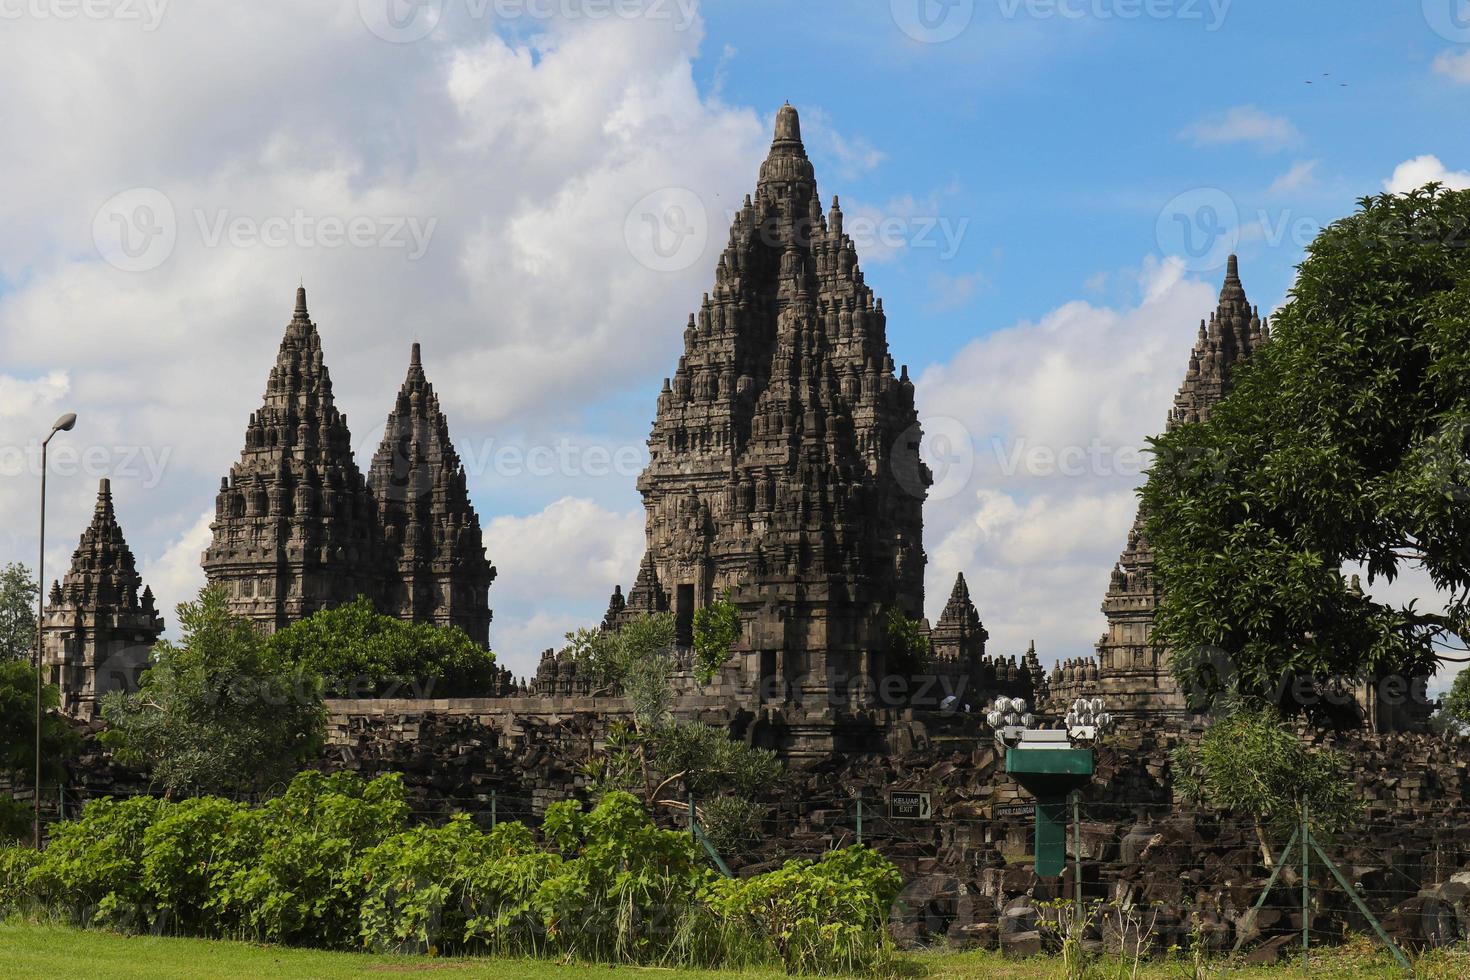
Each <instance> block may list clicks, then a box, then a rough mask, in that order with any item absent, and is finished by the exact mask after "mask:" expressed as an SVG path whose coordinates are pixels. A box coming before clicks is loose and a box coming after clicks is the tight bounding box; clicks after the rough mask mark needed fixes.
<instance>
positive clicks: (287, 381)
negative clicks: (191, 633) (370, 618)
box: [203, 287, 386, 631]
mask: <svg viewBox="0 0 1470 980" xmlns="http://www.w3.org/2000/svg"><path fill="white" fill-rule="evenodd" d="M210 527H211V530H212V531H213V533H214V534H213V541H212V542H211V544H210V547H209V549H208V550H207V551H206V552H205V553H204V561H203V564H204V571H205V575H206V577H207V578H208V580H209V583H210V584H211V585H218V586H221V587H223V588H224V589H225V591H226V593H227V594H228V596H229V600H230V605H231V608H232V609H233V610H234V611H235V612H236V613H237V614H239V615H243V616H245V617H247V618H249V619H253V620H255V621H256V622H258V623H260V624H261V625H262V627H263V628H265V629H266V630H268V631H275V630H277V629H280V628H281V627H283V626H286V625H287V624H289V623H292V622H295V621H296V620H297V619H300V618H302V617H304V616H307V615H310V614H311V613H313V612H315V611H317V610H319V609H325V608H330V607H332V606H336V605H341V604H343V603H346V602H350V601H352V599H354V598H355V597H356V596H358V595H367V596H370V597H376V596H378V595H379V594H380V593H381V591H382V587H383V582H384V578H385V571H386V565H385V563H384V560H383V556H382V553H381V534H380V532H379V531H378V529H377V521H376V513H375V506H374V502H373V498H372V495H371V494H370V493H369V491H368V487H367V483H366V481H365V480H364V479H363V476H362V473H361V472H360V471H359V470H358V468H357V463H356V462H355V461H354V459H353V455H352V436H351V433H350V432H349V431H348V428H347V416H345V415H343V414H342V413H341V412H339V411H338V410H337V407H336V404H335V402H334V401H333V397H332V379H331V375H330V374H329V373H328V371H327V367H326V364H325V362H324V361H323V358H322V344H321V337H320V336H319V335H318V334H317V328H316V324H315V323H313V322H312V320H311V317H310V315H309V314H308V312H307V308H306V289H305V287H301V288H298V289H297V290H296V305H295V308H294V310H293V311H292V315H291V321H290V322H289V323H288V324H287V325H286V331H285V335H284V336H283V337H282V339H281V347H280V351H279V352H278V353H277V355H276V363H275V366H274V367H272V368H271V372H270V377H269V378H268V379H267V380H266V388H265V396H264V399H263V403H262V405H261V407H260V408H259V409H258V410H257V411H255V412H254V413H253V414H252V415H251V416H250V421H249V423H248V425H247V426H246V429H245V446H244V448H243V449H242V450H241V452H240V459H239V461H238V462H237V463H235V464H234V465H233V466H232V467H231V468H230V473H229V475H228V476H227V477H225V478H224V479H223V480H221V481H220V490H219V494H218V496H217V497H216V498H215V519H214V523H213V524H212V525H211V526H210Z"/></svg>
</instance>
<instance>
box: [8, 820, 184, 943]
mask: <svg viewBox="0 0 1470 980" xmlns="http://www.w3.org/2000/svg"><path fill="white" fill-rule="evenodd" d="M168 805H169V804H167V803H164V802H163V801H162V800H156V799H153V798H151V797H146V796H142V797H135V798H133V799H130V800H114V799H110V798H104V799H100V800H92V801H91V802H89V803H88V804H87V805H86V806H85V807H83V809H82V815H81V817H80V818H79V819H77V820H67V821H63V822H61V823H56V824H52V825H51V828H50V833H51V839H50V843H49V844H47V846H46V849H45V850H44V851H43V852H42V853H41V860H40V862H39V863H38V864H37V865H36V867H35V869H34V871H33V872H32V873H31V875H30V881H31V883H32V885H31V887H32V890H33V894H35V895H36V896H38V897H39V896H46V897H47V898H50V899H52V900H54V901H56V902H57V903H58V904H59V905H60V906H61V907H62V908H63V909H65V910H66V911H67V912H68V913H69V914H70V915H71V916H72V917H73V918H74V919H76V920H78V921H80V922H83V923H91V922H99V923H108V924H110V925H116V926H121V927H124V928H141V927H143V926H144V925H145V924H146V923H148V922H149V921H151V918H152V903H151V901H150V896H149V895H148V893H147V891H146V889H145V888H144V887H143V838H144V835H145V833H146V832H147V830H148V827H149V825H150V824H152V823H153V821H154V820H156V819H157V818H158V816H159V815H160V813H161V812H162V811H163V810H164V809H166V808H167V807H168Z"/></svg>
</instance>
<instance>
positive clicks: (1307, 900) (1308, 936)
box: [1302, 799, 1312, 973]
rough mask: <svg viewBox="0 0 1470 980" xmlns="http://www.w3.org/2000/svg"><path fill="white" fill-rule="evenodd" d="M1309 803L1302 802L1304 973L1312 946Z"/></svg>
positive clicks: (1307, 966)
mask: <svg viewBox="0 0 1470 980" xmlns="http://www.w3.org/2000/svg"><path fill="white" fill-rule="evenodd" d="M1309 819H1310V818H1309V816H1308V803H1307V801H1306V800H1305V799H1303V800H1302V972H1303V973H1306V972H1307V970H1308V968H1309V963H1308V961H1307V956H1308V953H1309V951H1310V950H1311V946H1312V870H1311V867H1310V865H1309V864H1308V862H1309V861H1310V860H1311V856H1310V855H1311V852H1310V851H1309V850H1308V849H1307V848H1308V847H1309V846H1310V845H1309V842H1308V839H1309V838H1310V837H1311V835H1312V830H1311V826H1310V824H1309V823H1308V821H1309Z"/></svg>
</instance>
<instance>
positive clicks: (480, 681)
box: [267, 596, 495, 698]
mask: <svg viewBox="0 0 1470 980" xmlns="http://www.w3.org/2000/svg"><path fill="white" fill-rule="evenodd" d="M267 644H268V646H269V647H270V649H271V651H272V653H273V654H274V655H275V656H277V657H278V658H280V660H281V661H282V662H284V663H287V664H293V665H295V666H296V667H298V668H300V669H302V670H305V671H307V672H308V673H313V674H317V675H319V676H321V677H322V678H324V679H325V680H326V683H327V686H328V692H327V693H328V694H331V695H336V696H354V695H355V696H360V697H374V696H382V695H388V694H396V695H397V696H399V697H411V696H423V697H441V698H445V697H474V696H477V695H486V694H490V693H492V691H491V688H492V687H493V685H494V682H495V655H494V654H493V653H491V652H490V651H489V650H486V649H484V648H482V647H480V646H478V645H476V643H475V641H474V640H472V639H470V637H469V634H468V633H466V632H465V631H464V630H462V629H459V628H458V627H453V626H451V627H439V626H432V625H429V624H427V623H405V622H403V621H402V620H399V619H395V618H393V617H392V616H385V615H383V614H382V613H380V612H378V611H377V610H376V609H374V608H373V604H372V603H371V602H370V601H368V599H367V598H366V597H364V596H358V597H357V600H356V601H355V602H352V603H349V604H348V605H345V606H339V607H337V608H335V609H327V610H323V611H322V612H318V613H315V614H313V615H311V616H308V617H306V618H305V619H302V620H300V621H298V622H295V623H292V624H291V625H290V626H288V627H286V628H285V629H283V630H280V631H279V632H277V633H275V634H273V635H272V636H271V638H270V639H269V640H268V641H267Z"/></svg>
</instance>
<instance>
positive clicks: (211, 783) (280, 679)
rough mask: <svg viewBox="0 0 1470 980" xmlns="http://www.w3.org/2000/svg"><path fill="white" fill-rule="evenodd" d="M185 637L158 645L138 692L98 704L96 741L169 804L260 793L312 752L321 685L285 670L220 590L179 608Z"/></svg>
mask: <svg viewBox="0 0 1470 980" xmlns="http://www.w3.org/2000/svg"><path fill="white" fill-rule="evenodd" d="M178 617H179V623H180V625H181V627H182V630H183V637H182V639H181V640H180V641H179V642H178V643H173V642H170V641H167V640H165V641H161V642H160V643H159V644H158V645H157V646H155V647H154V649H153V654H152V658H151V662H150V665H149V667H148V668H147V669H146V670H145V671H144V672H143V676H142V678H141V682H140V686H139V689H138V690H137V691H136V692H131V693H128V692H122V691H114V692H111V693H109V694H108V695H106V696H105V697H104V699H103V717H104V718H105V719H106V721H107V723H108V726H109V728H108V730H107V731H106V732H104V733H103V736H102V737H103V740H104V742H105V744H107V745H108V747H110V748H111V749H113V751H114V752H115V754H116V755H117V758H118V760H119V761H121V762H123V763H125V764H128V765H136V766H141V767H143V768H145V769H147V770H148V771H150V772H151V774H152V776H153V779H154V780H155V781H156V782H157V783H158V784H159V785H161V786H162V787H163V788H164V790H165V791H166V792H167V793H168V794H169V795H170V796H177V795H179V794H184V793H224V794H234V793H240V792H250V791H259V790H261V789H264V788H266V787H268V786H270V785H271V784H272V783H275V782H279V781H284V780H287V779H289V778H290V776H291V774H292V773H294V772H296V771H297V770H298V769H299V768H300V766H301V764H302V763H303V762H305V761H307V760H309V759H310V758H311V757H312V756H313V755H314V754H315V752H316V751H317V749H318V747H319V745H320V740H321V735H322V728H323V725H324V722H325V715H324V712H323V708H322V695H321V682H320V679H319V678H318V677H317V676H316V675H315V674H312V673H310V672H308V671H305V670H303V669H301V668H300V667H298V666H296V665H293V664H289V663H285V662H283V661H282V660H281V659H280V658H279V657H278V656H277V655H276V654H275V653H274V652H273V651H272V649H271V648H270V646H269V645H268V644H267V643H266V641H265V639H264V637H262V636H261V635H260V633H259V632H258V631H257V630H256V628H255V626H254V625H253V624H252V623H250V622H249V621H248V620H245V619H242V618H240V617H238V616H235V615H233V614H232V613H231V612H230V610H229V607H228V605H227V603H226V599H225V595H224V592H223V591H221V590H219V589H205V590H203V591H202V592H201V593H200V594H199V599H198V601H197V602H188V603H181V604H180V605H179V607H178Z"/></svg>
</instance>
